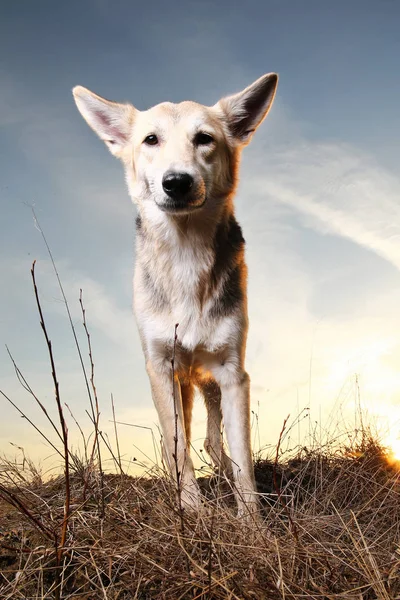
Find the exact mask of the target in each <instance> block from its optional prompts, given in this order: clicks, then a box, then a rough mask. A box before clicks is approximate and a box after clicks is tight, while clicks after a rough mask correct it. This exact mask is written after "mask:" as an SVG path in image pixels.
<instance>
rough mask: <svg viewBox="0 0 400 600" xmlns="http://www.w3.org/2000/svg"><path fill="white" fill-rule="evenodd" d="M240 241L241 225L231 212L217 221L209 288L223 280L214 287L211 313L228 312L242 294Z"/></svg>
mask: <svg viewBox="0 0 400 600" xmlns="http://www.w3.org/2000/svg"><path fill="white" fill-rule="evenodd" d="M244 244H245V241H244V238H243V235H242V229H241V227H240V225H239V223H238V222H237V221H236V219H235V217H234V215H232V214H231V215H230V216H229V217H228V219H227V220H224V221H222V222H221V223H220V224H219V225H218V228H217V231H216V234H215V239H214V249H215V263H214V267H213V269H212V273H211V278H212V290H213V292H214V293H215V291H216V290H217V289H218V288H219V287H220V285H219V284H220V283H221V282H222V281H223V282H224V283H223V285H222V288H220V289H218V296H217V297H216V298H215V300H214V305H213V307H212V308H211V311H210V312H211V315H212V316H213V317H223V316H227V315H229V314H231V313H232V312H233V311H234V309H235V308H236V307H237V306H238V304H240V303H241V302H242V300H243V298H244V284H245V277H246V266H245V263H244Z"/></svg>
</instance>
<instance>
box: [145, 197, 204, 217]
mask: <svg viewBox="0 0 400 600" xmlns="http://www.w3.org/2000/svg"><path fill="white" fill-rule="evenodd" d="M205 203H206V197H204V198H203V199H202V200H199V201H197V202H196V203H193V202H188V201H187V200H185V199H183V198H182V199H174V200H172V199H171V198H165V199H164V200H163V201H162V202H157V200H156V204H157V206H158V208H159V209H160V210H162V211H163V212H166V213H171V214H175V215H177V214H180V215H185V214H186V215H187V214H189V213H192V212H195V211H197V210H199V209H200V208H203V206H204V204H205Z"/></svg>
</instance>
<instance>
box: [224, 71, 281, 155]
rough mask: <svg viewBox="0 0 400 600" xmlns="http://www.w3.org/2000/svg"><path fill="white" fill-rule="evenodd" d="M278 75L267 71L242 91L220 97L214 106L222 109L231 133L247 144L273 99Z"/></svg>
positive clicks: (240, 141)
mask: <svg viewBox="0 0 400 600" xmlns="http://www.w3.org/2000/svg"><path fill="white" fill-rule="evenodd" d="M277 85H278V75H277V74H276V73H268V74H267V75H263V76H262V77H260V78H259V79H257V81H255V82H254V83H252V84H251V85H249V86H248V87H247V88H246V89H244V90H243V91H242V92H239V93H237V94H234V95H233V96H227V97H226V98H222V100H220V101H219V102H218V103H217V104H216V105H215V106H216V108H219V109H220V110H222V112H223V113H224V115H225V118H226V120H227V123H228V127H229V131H230V133H231V135H232V136H233V137H234V138H236V139H237V140H238V141H239V143H241V144H247V143H248V142H249V141H250V139H251V137H252V135H253V133H254V131H255V130H256V129H257V127H258V126H259V125H260V123H261V122H262V121H263V119H264V118H265V117H266V116H267V113H268V111H269V109H270V108H271V106H272V102H273V101H274V97H275V92H276V88H277Z"/></svg>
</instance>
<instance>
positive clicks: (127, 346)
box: [0, 0, 400, 457]
mask: <svg viewBox="0 0 400 600" xmlns="http://www.w3.org/2000/svg"><path fill="white" fill-rule="evenodd" d="M399 18H400V5H399V3H398V2H395V1H394V0H380V1H370V0H352V2H347V1H342V0H336V1H335V2H321V1H320V0H316V1H314V0H306V1H304V2H298V1H297V0H287V1H285V0H263V1H262V2H261V1H254V0H250V1H247V2H246V3H239V2H236V3H232V2H227V1H225V0H222V1H218V2H216V1H215V2H205V1H198V2H191V1H185V2H171V3H165V2H159V1H157V2H152V3H147V4H139V3H136V2H132V1H129V2H128V1H122V0H113V1H112V2H111V0H87V1H85V2H77V1H75V0H70V2H63V3H61V2H57V3H55V2H51V1H47V0H41V1H40V2H35V3H34V2H31V1H29V0H20V1H19V2H14V3H11V2H9V3H3V4H2V6H1V8H0V56H1V59H0V202H1V221H0V227H1V233H0V252H1V262H0V272H1V281H2V286H1V294H0V342H1V344H2V345H3V348H4V344H5V343H7V344H8V345H9V347H10V349H11V351H12V352H13V354H14V356H15V358H16V360H17V361H18V364H19V366H20V367H21V369H22V370H23V372H24V374H25V375H26V377H27V378H28V380H29V381H30V383H31V385H32V387H34V389H35V390H36V391H37V392H38V394H40V396H41V397H42V398H43V399H44V400H45V401H46V402H47V403H48V405H49V407H51V406H52V398H53V396H52V394H53V392H52V382H51V379H50V374H49V369H48V366H47V360H46V348H45V345H44V341H43V339H42V334H41V331H40V328H39V324H38V318H37V314H36V311H35V304H34V297H33V293H32V286H31V280H30V266H31V262H32V260H33V259H34V258H35V259H37V279H38V283H39V287H40V293H41V296H42V299H43V307H44V310H45V314H46V319H47V321H48V326H49V330H50V333H51V338H52V340H53V343H54V347H55V355H56V360H57V365H58V369H59V378H60V385H61V392H62V397H63V400H64V401H65V402H68V404H69V405H70V406H71V408H72V409H73V411H74V413H76V416H77V417H78V418H79V419H80V420H82V422H84V421H85V418H86V417H85V414H84V408H85V407H86V405H85V402H86V398H85V389H84V386H83V382H82V377H81V374H80V371H79V365H78V361H77V357H76V352H75V350H74V345H73V340H72V337H71V334H70V331H69V328H68V323H67V320H66V315H65V310H64V308H63V306H62V303H61V302H60V293H59V291H58V290H57V286H56V281H55V279H54V276H53V274H52V271H51V266H50V263H49V259H48V256H47V254H46V249H45V247H44V244H43V241H42V239H41V237H40V234H39V232H38V231H37V229H36V228H35V226H34V222H33V219H32V215H31V211H30V208H29V205H34V206H35V210H36V212H37V215H38V218H39V220H40V223H41V226H42V228H43V229H44V231H45V233H46V236H47V239H48V242H49V244H50V246H51V249H52V252H53V254H54V257H55V260H56V262H57V266H58V269H59V272H60V276H61V278H62V281H63V283H64V286H65V289H66V292H67V295H68V299H69V301H70V304H71V310H72V313H73V318H74V322H75V323H76V324H77V328H78V333H79V336H80V339H81V340H82V343H83V344H84V342H85V339H84V336H83V335H82V331H81V327H80V319H79V304H78V297H79V289H80V288H82V289H83V293H84V298H85V302H86V308H87V318H88V321H89V325H90V327H91V331H92V337H93V346H94V353H95V362H96V376H97V383H98V389H99V395H100V401H101V403H102V406H103V409H102V415H103V419H104V428H105V430H107V428H108V427H109V423H108V419H109V418H110V408H109V398H110V394H111V392H113V393H114V397H115V402H116V406H117V411H118V415H119V417H120V419H121V420H124V421H128V422H130V423H135V424H138V425H143V426H151V427H153V426H154V423H155V422H156V415H155V412H154V410H153V408H152V402H151V398H150V392H149V386H148V383H147V379H146V375H145V371H144V364H143V359H142V354H141V350H140V345H139V339H138V335H137V333H136V328H135V323H134V319H133V316H132V314H131V303H132V291H131V277H132V271H133V262H134V253H133V244H134V225H133V224H134V208H133V207H132V205H131V203H130V200H129V198H128V194H127V191H126V189H125V184H124V181H123V174H122V169H121V167H120V165H119V164H118V162H117V161H116V160H115V159H113V158H112V157H111V156H110V155H109V154H108V152H107V150H106V149H105V147H103V145H102V144H101V142H100V141H99V140H98V139H97V138H96V136H95V135H94V134H93V133H92V132H91V131H90V130H89V128H88V127H87V126H86V124H85V123H84V122H83V120H82V118H81V117H80V115H79V113H78V112H77V110H76V107H75V105H74V103H73V100H72V95H71V88H72V87H73V86H74V85H77V84H80V85H84V86H86V87H88V88H90V89H92V90H93V91H95V92H97V93H99V94H101V95H103V96H105V97H107V98H110V99H115V100H119V101H123V100H129V101H131V102H132V103H133V104H135V105H136V107H137V108H139V109H145V108H147V107H149V106H151V105H153V104H157V103H158V102H161V101H164V100H171V101H181V100H184V99H194V100H197V101H199V102H202V103H204V104H213V103H214V102H216V101H217V100H218V99H219V97H220V96H222V95H225V94H229V93H232V92H235V91H238V90H239V89H241V88H242V87H244V86H246V85H247V84H249V83H250V82H251V81H253V80H254V79H256V78H257V77H259V76H260V75H262V74H263V73H265V72H269V71H276V72H278V73H279V74H280V82H279V88H278V94H277V96H276V100H275V104H274V107H273V109H272V111H271V113H270V115H269V117H268V119H267V121H266V122H265V123H264V124H263V125H262V127H261V128H260V130H259V131H258V132H257V134H256V136H255V138H254V140H253V141H252V143H251V145H250V146H249V147H248V148H247V149H246V150H245V152H244V156H243V164H242V170H241V184H240V187H239V192H238V196H237V202H236V206H237V214H238V218H239V220H240V222H241V224H242V226H243V230H244V234H245V238H246V240H247V258H248V264H249V270H250V278H249V295H250V301H249V306H250V321H251V327H250V334H249V343H248V361H247V365H248V370H249V372H250V376H251V378H252V398H253V408H254V409H255V410H258V411H259V413H260V431H261V438H262V439H261V441H262V443H275V442H276V439H277V436H278V433H279V430H280V428H281V425H282V421H283V419H284V418H285V417H286V415H287V414H288V413H291V414H292V415H293V416H295V414H296V411H297V410H298V409H299V408H300V409H301V408H302V407H304V406H307V405H308V404H310V403H311V408H312V417H313V418H314V417H315V419H320V418H322V419H324V421H325V422H327V423H329V422H330V421H331V420H332V419H334V418H335V415H337V414H338V410H339V409H338V407H340V410H342V411H343V414H345V415H349V418H351V415H352V414H353V412H354V398H355V395H354V394H355V387H354V377H355V374H358V376H359V381H360V386H361V392H362V400H363V403H364V405H365V408H366V410H368V411H369V413H370V414H371V415H372V416H373V417H378V418H380V419H383V422H386V421H388V422H390V424H391V425H392V430H391V435H392V437H393V436H397V434H398V431H397V430H395V427H397V425H395V423H397V420H398V418H399V416H400V392H399V390H400V376H399V374H398V373H400V370H399V368H398V367H399V363H400V341H399V335H398V334H399V332H400V313H399V311H398V306H399V305H400V286H399V283H400V274H399V270H400V199H399V198H400V194H399V192H400V178H399V175H398V155H399V151H398V144H399V142H398V140H399V139H400V116H399V114H400V113H399V110H398V107H399V99H400V79H399V77H398V57H399V56H400V37H399V35H398V23H399ZM0 352H1V360H0V383H1V385H0V387H1V389H3V391H5V392H6V393H8V394H9V395H10V396H11V397H12V398H13V399H14V400H15V401H17V402H18V403H19V404H21V406H23V407H24V409H26V410H27V411H28V413H29V415H30V416H34V417H35V419H37V421H38V422H39V423H42V422H43V421H42V419H41V417H40V416H39V415H37V411H36V408H35V407H34V406H33V404H32V401H31V399H30V398H29V397H28V396H27V395H26V394H25V393H24V392H23V390H22V389H21V388H20V387H19V386H18V384H17V383H16V381H15V377H14V374H13V370H12V365H11V364H10V362H9V360H8V358H7V354H6V351H5V349H3V350H1V348H0ZM1 406H2V414H3V419H2V420H1V422H0V449H1V450H2V451H5V452H10V451H11V452H12V450H11V447H10V446H9V442H10V441H13V442H15V443H18V444H19V445H23V446H24V447H25V448H26V449H27V451H29V452H30V453H31V454H32V455H33V456H41V457H45V456H47V455H48V454H49V451H48V449H46V448H44V447H43V446H42V445H41V443H40V442H39V441H38V439H37V437H35V436H34V435H32V433H31V432H30V430H29V428H28V427H27V425H26V423H25V422H24V421H23V420H21V419H20V418H19V417H18V416H17V415H16V414H15V412H14V411H13V410H12V409H11V408H10V407H9V406H7V405H6V404H5V403H3V402H2V405H1ZM339 412H340V411H339ZM385 419H386V421H385ZM203 424H204V414H203V412H202V408H201V407H200V405H199V406H198V408H197V411H196V428H195V432H196V435H197V438H196V439H198V442H196V443H197V444H198V446H199V447H200V445H201V437H202V435H203ZM398 430H399V431H400V427H398ZM110 431H111V429H110ZM132 431H134V434H132ZM74 435H75V432H74V429H73V426H72V424H71V436H72V437H73V436H74ZM121 435H122V437H123V445H124V452H125V453H126V456H127V457H129V456H131V455H132V453H133V452H134V450H133V446H132V443H133V442H134V443H135V444H138V445H144V446H146V444H147V442H148V440H146V437H145V436H146V435H147V434H145V433H144V432H143V431H141V430H132V429H130V428H129V430H128V428H125V429H123V431H122V433H121Z"/></svg>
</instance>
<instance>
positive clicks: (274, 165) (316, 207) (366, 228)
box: [252, 142, 400, 270]
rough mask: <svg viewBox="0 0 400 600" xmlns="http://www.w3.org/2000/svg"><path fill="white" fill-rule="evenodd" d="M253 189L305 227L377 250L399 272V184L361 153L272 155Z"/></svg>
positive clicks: (330, 150)
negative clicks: (287, 210) (289, 211)
mask: <svg viewBox="0 0 400 600" xmlns="http://www.w3.org/2000/svg"><path fill="white" fill-rule="evenodd" d="M252 185H253V187H255V188H256V189H257V188H258V190H259V191H260V190H264V191H265V192H266V193H267V194H268V196H271V197H273V198H275V199H276V200H277V201H278V202H282V203H284V204H285V205H287V206H290V207H291V208H292V209H294V210H295V211H297V212H300V213H301V214H302V215H303V217H304V223H305V224H306V225H307V226H309V227H311V228H314V229H316V230H317V231H319V232H322V233H333V234H336V235H339V236H343V237H345V238H348V239H350V240H352V241H353V242H355V243H357V244H359V245H361V246H364V247H365V248H368V249H370V250H373V251H374V252H376V253H377V254H378V255H380V256H382V257H383V258H385V259H386V260H388V261H389V262H390V263H392V264H393V265H394V266H395V267H396V268H397V269H399V270H400V204H399V201H398V199H399V197H400V180H399V178H397V177H395V176H394V175H393V174H391V173H390V172H389V171H387V170H385V169H384V168H383V167H381V166H380V165H379V164H378V163H377V162H376V160H374V158H373V157H372V156H370V155H367V154H366V153H365V152H362V151H360V150H359V149H357V148H351V147H349V146H346V145H343V144H326V143H325V144H324V143H319V142H314V143H312V142H308V143H307V142H302V143H300V144H296V145H295V146H294V147H292V148H289V149H284V150H279V148H278V151H277V152H275V153H274V154H272V160H271V161H270V163H269V164H268V166H267V174H266V176H265V175H262V176H261V177H260V176H256V177H254V178H253V183H252Z"/></svg>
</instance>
